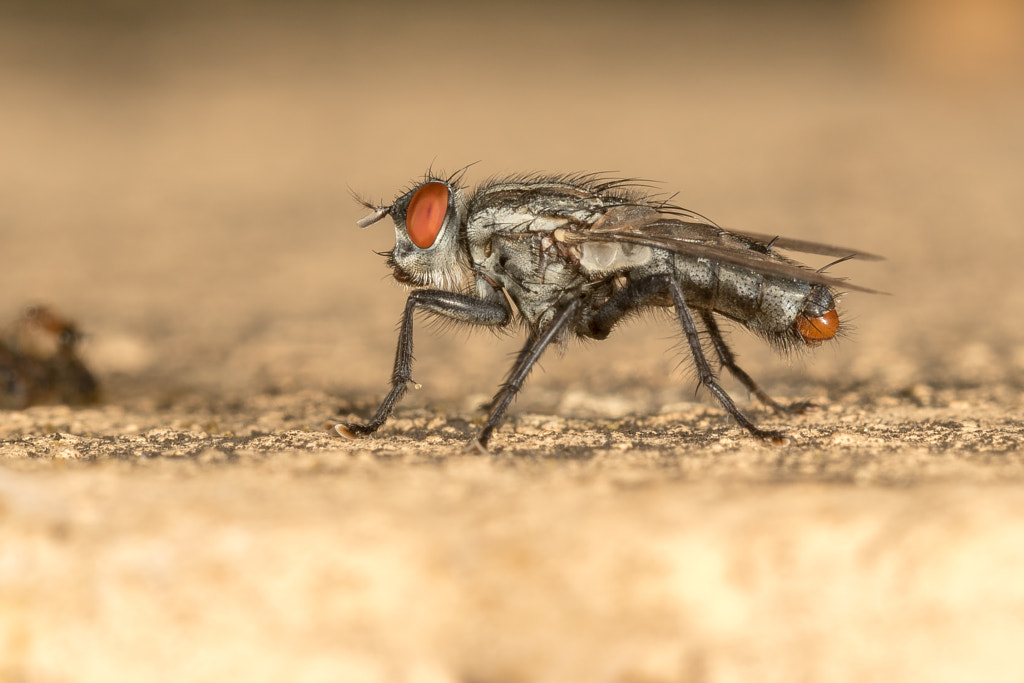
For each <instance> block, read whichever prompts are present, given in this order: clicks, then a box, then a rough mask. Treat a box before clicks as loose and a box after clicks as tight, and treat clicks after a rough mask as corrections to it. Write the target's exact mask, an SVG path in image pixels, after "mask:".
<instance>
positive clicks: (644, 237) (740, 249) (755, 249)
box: [566, 205, 882, 294]
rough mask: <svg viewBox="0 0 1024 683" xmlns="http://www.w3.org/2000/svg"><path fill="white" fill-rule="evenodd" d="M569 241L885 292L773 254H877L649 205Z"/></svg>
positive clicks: (617, 214)
mask: <svg viewBox="0 0 1024 683" xmlns="http://www.w3.org/2000/svg"><path fill="white" fill-rule="evenodd" d="M566 239H567V241H572V242H576V243H584V242H619V243H623V242H625V243H629V244H639V245H644V246H647V247H652V248H654V249H665V250H667V251H672V252H675V253H677V254H685V255H687V256H692V257H694V258H705V259H708V260H709V261H716V262H719V263H727V264H729V265H732V266H736V267H738V268H744V269H746V270H750V271H752V272H755V273H760V274H762V275H768V276H772V277H780V278H785V279H790V280H798V281H801V282H810V283H814V284H819V285H825V286H827V287H837V288H840V289H845V290H856V291H858V292H867V293H870V294H881V293H882V292H878V291H876V290H873V289H868V288H867V287H860V286H858V285H854V284H850V283H849V282H847V281H846V280H844V279H842V278H836V277H831V276H828V275H825V274H823V273H820V272H818V271H815V270H811V269H810V268H807V267H805V266H801V265H799V264H796V263H792V262H790V261H786V260H783V259H782V258H780V257H778V256H775V255H774V254H772V249H774V248H775V247H780V248H786V249H792V250H794V251H803V252H806V253H810V254H821V255H826V256H846V257H850V256H851V255H855V256H856V257H858V258H869V259H871V258H876V259H877V258H879V257H876V256H874V255H873V254H864V253H862V252H858V251H856V250H852V249H844V248H842V247H835V246H831V245H827V244H818V243H815V242H806V241H804V240H791V239H786V238H773V237H770V236H767V235H760V234H757V233H734V232H731V231H727V230H723V229H722V228H719V227H717V226H714V225H709V224H707V223H701V222H694V221H688V220H681V219H680V218H677V217H674V216H672V215H666V214H664V213H661V212H659V211H658V210H656V209H655V208H653V207H649V206H637V205H623V206H617V207H613V208H611V209H609V210H608V211H606V212H605V214H604V215H603V216H602V217H601V218H600V219H598V220H597V221H596V222H594V223H593V224H591V225H589V226H583V227H581V228H580V229H577V230H574V231H571V232H569V233H568V234H567V235H566Z"/></svg>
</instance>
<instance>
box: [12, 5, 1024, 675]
mask: <svg viewBox="0 0 1024 683" xmlns="http://www.w3.org/2000/svg"><path fill="white" fill-rule="evenodd" d="M75 7H77V9H68V8H64V9H63V10H60V11H58V10H55V9H52V8H49V6H43V5H39V4H38V3H30V2H24V3H9V4H7V5H2V6H0V226H2V228H0V249H2V252H0V253H2V257H3V268H2V269H0V291H2V292H4V295H3V297H2V299H0V319H10V318H12V317H14V316H15V315H16V314H17V312H18V311H19V309H20V308H21V307H22V306H23V305H25V304H27V303H30V302H45V303H49V304H52V305H54V306H56V307H58V308H60V309H61V310H63V311H64V312H65V313H67V314H68V315H70V316H72V317H74V318H75V319H76V320H77V321H78V322H79V324H80V326H81V327H82V328H83V329H84V330H85V331H86V332H87V333H89V335H90V337H89V339H88V342H87V344H86V347H85V354H86V356H87V358H88V359H89V361H90V362H91V364H92V365H93V367H95V368H96V370H97V371H98V373H99V374H100V376H101V378H102V380H103V381H104V384H105V386H106V398H107V402H106V404H105V405H104V406H103V407H100V408H96V409H88V410H70V409H67V408H62V407H38V408H32V409H30V410H27V411H21V412H10V413H4V414H2V415H0V437H2V438H3V442H2V443H0V458H2V460H0V680H14V681H73V680H74V681H79V680H87V681H112V680H133V681H134V680H168V681H170V680H175V681H178V680H214V679H217V680H225V679H234V680H255V681H259V680H266V681H278V680H325V681H326V680H378V681H392V680H410V681H463V682H466V683H468V682H470V681H474V682H488V683H489V682H504V681H533V680H545V681H569V680H588V681H589V680H595V681H601V680H607V681H612V680H615V681H617V680H623V681H627V680H628V681H672V680H693V681H732V680H737V681H739V680H779V681H791V680H829V681H833V680H851V681H853V680H857V681H861V680H866V679H876V680H950V681H952V680H965V679H982V678H983V679H987V680H1019V678H1020V675H1021V672H1020V669H1019V667H1020V665H1019V657H1018V656H1017V647H1016V644H1017V643H1019V642H1020V641H1021V639H1022V638H1024V591H1022V588H1021V586H1022V584H1021V582H1020V578H1019V577H1020V576H1021V575H1022V572H1024V488H1022V484H1024V459H1022V442H1024V425H1022V421H1021V420H1022V415H1024V393H1022V390H1021V388H1022V385H1024V327H1022V325H1021V322H1020V319H1019V315H1020V312H1021V311H1022V310H1024V276H1022V275H1021V268H1020V261H1021V255H1022V254H1024V237H1022V231H1021V229H1020V225H1021V220H1022V219H1021V217H1022V216H1024V192H1022V191H1021V179H1022V177H1024V126H1022V125H1021V124H1020V122H1021V121H1022V120H1024V89H1022V84H1024V74H1022V72H1021V68H1020V65H1021V64H1024V52H1022V47H1021V46H1022V45H1024V16H1022V11H1021V10H1020V5H1019V3H1015V2H1013V1H1012V0H1002V1H1001V0H985V1H983V2H966V1H965V2H957V1H955V0H943V1H942V2H923V1H921V2H918V1H916V0H901V1H899V2H890V3H884V2H876V3H860V4H854V3H851V4H847V5H842V6H836V8H835V9H833V10H830V11H827V12H826V11H823V10H822V9H821V8H820V7H819V6H818V4H816V3H808V4H806V5H805V4H800V3H794V4H777V5H773V6H771V7H763V6H761V5H757V6H748V5H746V4H735V3H734V4H729V5H726V6H725V7H719V8H718V9H711V8H708V7H704V6H700V5H686V6H682V5H680V6H677V5H669V4H664V5H663V4H659V3H643V2H641V3H634V4H630V6H629V8H628V9H627V8H625V7H623V6H620V4H619V3H607V4H599V5H597V6H594V5H592V4H589V3H588V4H580V5H578V6H570V5H562V4H555V3H537V4H518V5H514V6H508V7H506V8H504V9H502V10H488V11H487V12H486V13H481V12H480V10H479V9H478V8H476V7H475V6H473V5H470V4H466V5H463V6H455V5H444V6H438V5H430V4H426V3H416V4H414V3H407V4H394V3H374V4H372V6H369V7H366V8H363V9H361V10H358V11H354V10H350V9H341V8H332V7H331V6H329V5H328V4H326V3H324V4H321V3H316V2H308V3H300V4H294V3H280V4H276V3H271V2H263V3H256V4H253V5H251V6H244V7H243V6H241V5H232V4H225V3H220V4H214V5H210V4H206V3H204V4H197V5H195V6H191V7H190V6H181V5H178V4H175V5H174V8H173V9H172V8H171V6H170V5H168V6H167V9H164V10H159V9H153V8H150V9H146V10H141V9H139V8H137V7H135V6H134V5H133V4H131V3H118V2H113V1H111V2H109V3H106V4H104V3H97V4H92V5H88V4H79V5H76V6H75ZM477 161H479V163H478V164H477V165H476V166H474V167H473V169H472V170H471V171H470V173H469V178H470V180H472V181H479V180H481V179H483V178H485V177H487V176H489V175H491V174H500V173H505V172H510V171H523V170H551V171H557V170H604V169H607V170H612V171H617V172H620V173H622V174H624V175H630V176H640V177H645V178H652V179H655V180H658V181H660V182H662V183H663V187H664V189H665V190H666V191H667V192H676V191H679V192H680V194H679V195H678V197H677V199H678V201H679V202H680V203H682V204H683V205H685V206H688V207H690V208H693V209H696V210H698V211H700V212H702V213H705V214H707V215H709V216H711V217H712V218H714V219H716V220H717V221H718V222H720V223H721V224H723V225H725V226H727V227H728V226H735V227H739V228H745V229H750V230H756V231H760V232H772V233H774V232H778V233H782V234H786V235H791V236H796V237H804V238H809V239H815V240H819V241H826V242H837V243H841V244H849V245H852V246H856V247H860V248H863V249H867V250H870V251H875V252H880V253H884V254H886V255H887V256H888V257H889V261H888V262H886V263H883V264H857V263H851V264H844V265H843V266H841V272H842V273H844V274H848V275H850V276H851V277H853V278H855V279H856V281H857V282H859V283H862V284H865V285H867V286H871V287H877V288H879V289H883V290H887V291H890V292H892V293H893V296H891V297H869V296H862V295H855V296H850V297H848V298H847V300H846V301H845V303H844V308H845V312H846V315H847V316H848V320H852V324H853V325H854V327H855V330H854V331H853V333H852V334H851V338H849V339H847V340H845V341H844V342H843V343H841V344H840V345H837V346H836V347H835V348H826V349H821V350H819V351H818V352H816V353H815V354H808V355H807V356H806V358H803V357H802V358H798V359H792V360H788V361H787V360H786V359H778V358H776V357H774V356H773V355H772V354H771V353H770V352H768V351H767V350H766V349H764V348H763V346H762V345H760V344H759V343H758V342H757V340H754V339H751V338H750V337H749V336H746V335H744V334H742V332H740V331H736V333H735V337H736V340H737V348H738V349H739V351H740V353H741V354H742V357H743V359H744V361H745V365H746V367H747V368H748V369H749V370H750V371H751V372H752V374H754V375H755V376H756V377H758V378H760V379H761V380H762V381H763V382H764V383H765V385H766V386H767V387H768V388H769V389H770V390H771V391H772V393H773V394H775V395H777V396H780V397H786V398H812V399H814V400H817V401H819V402H821V403H822V404H823V405H825V406H826V408H825V409H824V410H823V411H821V412H820V413H818V414H816V415H813V416H809V417H801V418H793V419H789V420H775V419H774V418H771V417H770V416H767V415H765V414H764V413H762V412H760V411H759V410H758V409H757V408H756V407H754V406H751V411H752V413H753V414H755V415H756V416H757V418H758V419H759V420H761V421H765V422H768V423H771V424H776V425H780V426H781V425H790V426H791V427H792V432H793V434H794V436H795V437H796V438H797V443H796V445H794V446H793V447H791V448H789V449H775V448H770V447H767V446H765V445H762V444H760V443H755V442H753V441H751V440H750V439H748V438H746V437H744V436H743V434H742V433H740V432H739V430H737V429H736V428H735V427H733V426H732V425H730V424H729V423H728V422H727V421H726V420H725V419H724V418H723V415H722V412H721V410H720V409H719V408H718V407H717V406H716V405H715V404H714V403H713V402H711V401H710V400H709V399H707V397H706V396H704V395H703V394H701V395H699V396H697V397H695V396H694V393H693V382H692V379H691V378H690V376H689V375H688V370H686V369H685V367H684V369H676V365H677V364H678V363H679V362H680V360H682V358H681V357H680V356H679V355H678V353H677V348H676V337H675V334H676V332H675V331H674V329H673V328H672V326H671V325H670V324H668V323H666V322H664V321H648V322H645V323H640V324H637V325H634V326H632V327H630V328H628V329H623V330H621V331H620V332H619V333H617V334H616V335H613V338H612V339H610V340H608V341H607V342H603V343H601V344H593V345H589V346H587V347H573V348H572V349H571V351H570V353H569V354H568V355H567V356H566V357H565V358H562V359H559V358H557V357H556V356H554V355H552V356H551V357H549V358H546V359H545V362H544V368H543V372H537V373H536V374H535V375H534V376H533V377H532V378H531V381H530V382H529V384H528V385H527V389H526V391H525V392H524V394H523V396H522V398H521V400H520V401H519V402H518V403H517V404H516V406H515V408H514V409H513V413H512V418H511V419H510V421H509V424H508V425H507V426H506V427H505V428H504V429H503V430H502V431H500V432H499V433H498V435H497V436H496V438H495V441H494V446H495V450H496V451H498V452H499V453H500V454H501V455H500V456H499V457H497V458H495V459H488V458H473V457H465V456H461V455H460V449H461V443H462V442H463V441H464V440H465V439H466V438H467V437H468V436H469V435H470V434H471V433H472V432H473V430H474V429H475V426H474V425H473V424H472V423H471V421H472V420H474V419H476V418H477V417H478V415H479V413H478V411H477V410H476V406H478V405H479V404H480V403H481V402H482V401H483V400H486V398H487V397H489V395H490V394H491V393H492V392H493V391H494V389H495V388H496V386H497V384H498V382H499V381H500V379H501V377H502V375H503V373H504V371H505V370H506V368H507V365H508V364H509V363H510V359H509V357H508V356H509V354H510V353H512V352H514V350H515V349H517V348H518V346H519V344H520V340H519V339H517V338H514V337H513V338H499V339H497V340H495V338H494V337H492V336H491V335H489V334H487V333H473V334H467V333H461V332H454V333H453V332H449V333H444V334H438V333H434V332H432V331H431V330H430V329H429V328H428V326H426V325H423V326H421V328H420V330H419V331H418V334H417V358H418V363H417V366H416V372H415V376H416V379H417V381H419V382H421V383H422V384H423V385H424V388H423V390H421V391H419V392H415V393H414V394H413V395H412V396H410V397H409V399H408V400H407V401H406V402H405V404H403V407H402V408H401V409H400V410H399V412H398V416H397V419H395V420H394V421H393V422H392V423H391V425H390V426H389V427H388V428H387V429H385V430H384V431H383V432H382V434H381V435H380V436H379V437H377V438H374V439H369V440H365V441H361V442H357V443H344V442H341V441H338V440H331V439H329V438H327V437H326V436H325V435H324V434H322V433H321V432H320V431H319V426H320V423H321V422H322V421H323V420H324V419H325V418H327V417H328V416H330V415H331V414H332V413H334V412H335V411H340V412H341V413H342V414H350V413H354V414H357V415H364V416H365V415H367V414H368V412H369V411H370V410H372V408H373V407H374V406H375V404H376V401H377V400H379V398H380V397H381V396H382V394H383V391H384V389H385V385H386V380H387V378H388V376H389V373H390V366H391V360H392V355H393V349H394V337H395V331H394V325H395V323H396V321H397V319H398V316H399V314H400V311H401V306H402V302H403V296H404V295H403V293H402V290H401V289H400V288H398V287H397V286H394V285H392V284H390V283H389V282H388V281H387V272H386V271H385V269H384V266H383V260H382V259H380V258H379V257H377V256H375V255H374V254H373V253H372V252H373V251H374V250H377V251H380V250H385V249H388V248H389V247H390V245H391V244H392V239H393V234H392V233H391V227H390V224H389V223H387V222H385V223H381V224H379V225H377V226H375V227H373V228H371V229H369V230H366V231H359V230H358V229H356V228H355V226H354V224H353V223H354V221H355V220H356V219H357V218H359V217H361V216H362V215H363V213H364V212H363V210H362V209H361V208H360V207H358V206H357V205H355V204H354V203H353V202H352V201H351V199H350V197H349V195H348V192H349V188H352V189H355V190H358V191H359V192H361V193H363V194H364V195H367V196H368V197H370V198H371V199H378V198H388V199H390V198H391V197H392V196H394V194H395V193H396V192H397V191H398V190H399V189H400V188H402V187H404V186H405V184H406V183H408V182H409V181H410V180H411V179H414V178H416V177H418V176H420V175H421V174H422V173H423V171H424V170H425V169H426V168H427V166H428V165H430V164H434V166H435V167H437V168H445V169H454V168H457V167H459V166H461V165H464V164H467V163H471V162H477ZM684 366H685V364H684ZM673 370H675V371H674V372H673ZM730 386H733V385H730ZM736 394H737V397H738V398H740V397H741V396H742V392H740V391H739V390H736ZM741 402H742V403H743V404H745V405H747V404H748V402H747V401H746V399H745V397H744V398H743V400H742V401H741Z"/></svg>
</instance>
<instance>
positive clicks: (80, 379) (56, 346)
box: [0, 306, 99, 409]
mask: <svg viewBox="0 0 1024 683" xmlns="http://www.w3.org/2000/svg"><path fill="white" fill-rule="evenodd" d="M80 341H81V335H80V334H79V332H78V328H77V327H76V326H75V324H74V323H72V322H70V321H68V320H66V319H64V318H62V317H60V316H59V315H58V314H57V313H56V312H54V311H53V310H52V309H50V308H46V307H43V306H33V307H30V308H28V309H26V310H25V312H24V314H22V316H21V317H20V318H19V319H18V320H17V321H16V322H15V323H14V325H13V326H12V327H11V328H10V330H9V331H8V333H7V334H6V335H5V337H4V338H3V339H0V408H14V409H19V408H25V407H27V406H30V405H36V404H40V403H54V402H57V403H67V404H71V405H84V404H89V403H96V402H97V401H98V400H99V386H98V384H97V383H96V378H95V377H93V375H92V373H91V372H89V369H88V368H86V366H85V364H84V363H83V362H82V360H81V359H80V358H79V357H78V353H77V347H78V343H79V342H80Z"/></svg>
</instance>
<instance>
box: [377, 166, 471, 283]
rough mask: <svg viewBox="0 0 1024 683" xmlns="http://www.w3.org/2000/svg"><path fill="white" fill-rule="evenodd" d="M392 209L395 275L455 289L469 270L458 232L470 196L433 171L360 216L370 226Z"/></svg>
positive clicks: (390, 261)
mask: <svg viewBox="0 0 1024 683" xmlns="http://www.w3.org/2000/svg"><path fill="white" fill-rule="evenodd" d="M387 215H390V216H391V218H392V220H394V222H395V248H394V249H392V250H391V252H390V253H389V254H388V265H389V266H390V267H391V268H392V269H393V270H394V277H395V279H396V280H398V281H399V282H401V283H402V284H406V285H411V286H413V287H432V288H437V289H453V288H456V287H458V286H459V284H460V283H461V281H462V279H463V276H464V273H465V268H466V266H465V258H464V256H463V255H462V254H461V249H460V246H459V232H460V230H461V228H462V225H463V223H465V220H466V200H465V198H464V197H463V194H462V191H461V188H459V187H458V186H457V185H456V184H455V183H454V182H452V181H450V180H443V179H440V178H432V177H428V178H427V179H426V180H425V181H423V182H421V183H419V184H418V185H416V187H414V188H413V189H411V190H409V191H408V192H406V193H405V194H403V195H401V196H399V197H398V198H397V199H395V201H394V203H393V204H392V205H391V206H383V207H377V208H376V209H375V211H374V213H372V214H370V215H369V216H367V217H366V218H364V219H363V220H361V221H359V225H360V226H361V227H366V226H368V225H370V224H372V223H375V222H377V221H379V220H380V219H382V218H384V216H387Z"/></svg>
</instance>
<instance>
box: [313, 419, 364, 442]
mask: <svg viewBox="0 0 1024 683" xmlns="http://www.w3.org/2000/svg"><path fill="white" fill-rule="evenodd" d="M324 428H325V429H326V430H327V432H328V433H329V434H330V435H331V436H340V437H341V438H343V439H348V440H349V441H354V440H355V439H358V438H359V437H361V436H365V435H366V434H369V433H371V432H373V431H374V430H373V429H370V428H368V427H367V426H366V425H360V424H351V423H347V422H328V423H326V424H325V425H324Z"/></svg>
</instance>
